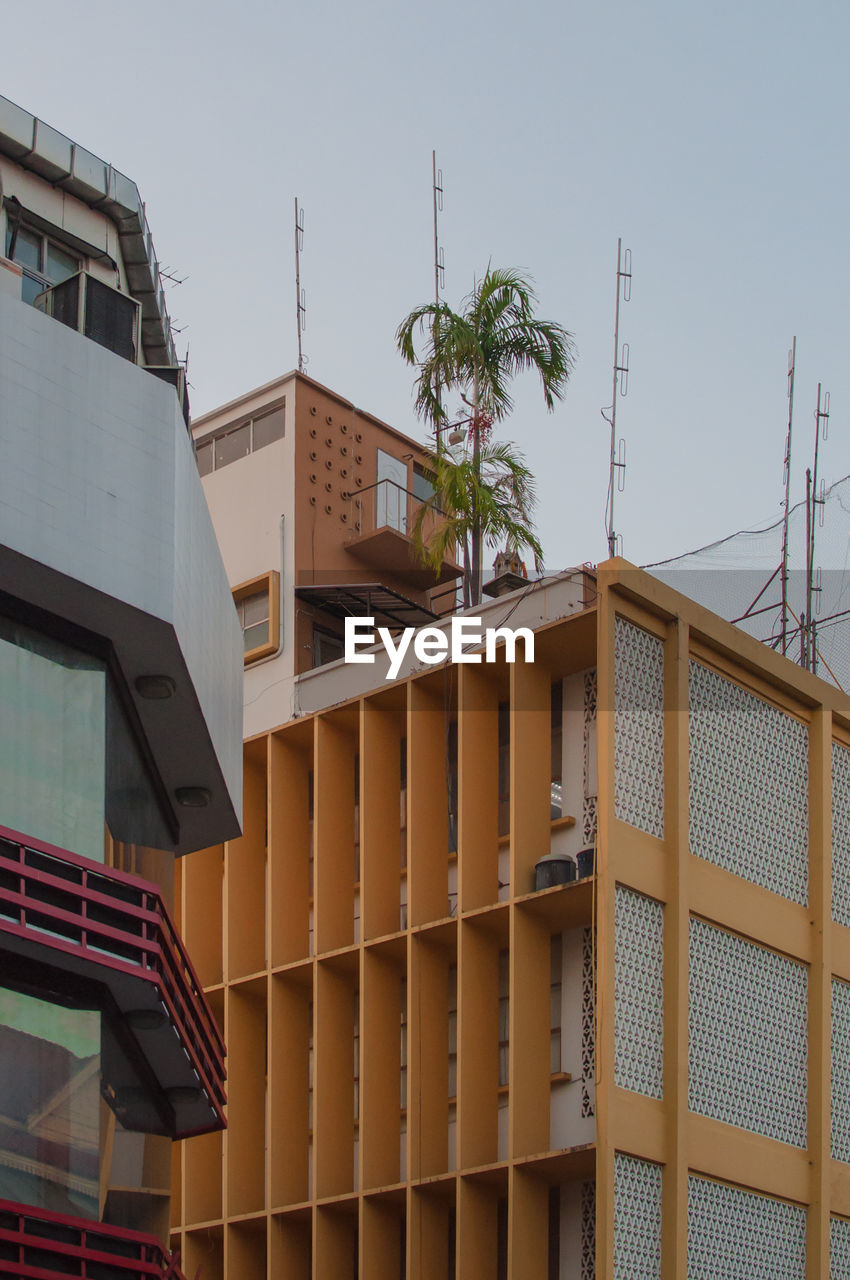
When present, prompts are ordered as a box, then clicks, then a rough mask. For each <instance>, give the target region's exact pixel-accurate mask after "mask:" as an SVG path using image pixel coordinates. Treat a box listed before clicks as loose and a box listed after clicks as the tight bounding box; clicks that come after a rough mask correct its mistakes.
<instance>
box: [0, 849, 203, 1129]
mask: <svg viewBox="0 0 850 1280" xmlns="http://www.w3.org/2000/svg"><path fill="white" fill-rule="evenodd" d="M0 950H4V951H7V952H14V953H17V954H18V955H22V956H24V957H28V956H29V957H33V958H38V959H42V960H47V961H48V962H50V963H53V964H54V965H55V966H56V967H61V968H62V969H65V970H69V971H71V972H77V973H79V974H80V975H81V976H85V977H88V978H93V979H95V980H97V981H99V982H100V983H101V984H103V985H105V986H107V987H109V989H110V990H111V992H112V995H113V997H114V999H115V1002H116V1004H117V1005H118V1008H119V1010H121V1012H122V1013H127V1014H132V1016H131V1017H130V1018H129V1019H128V1021H129V1024H130V1026H131V1028H132V1029H133V1034H134V1036H135V1037H136V1040H137V1041H138V1043H139V1047H140V1049H141V1052H142V1054H143V1055H144V1056H145V1058H146V1060H147V1061H148V1062H149V1065H150V1066H151V1067H152V1068H153V1071H154V1074H155V1075H156V1076H157V1078H158V1080H160V1082H161V1084H162V1087H163V1091H164V1092H165V1095H166V1097H167V1098H168V1101H169V1103H170V1105H171V1106H172V1109H173V1111H174V1114H175V1117H176V1121H177V1129H176V1131H175V1133H174V1134H173V1135H172V1136H175V1137H185V1136H188V1134H189V1133H199V1132H207V1131H210V1130H213V1129H220V1128H223V1127H224V1117H223V1108H224V1103H225V1093H224V1079H225V1070H224V1055H225V1047H224V1041H223V1039H222V1037H221V1034H220V1033H219V1030H218V1027H217V1026H216V1023H215V1020H214V1018H213V1015H212V1012H211V1010H210V1007H209V1005H208V1004H207V1000H206V997H205V995H204V992H203V989H202V987H201V984H200V982H199V981H198V978H197V976H196V975H195V972H194V970H193V968H192V964H191V962H190V960H189V957H188V955H187V953H186V948H185V947H184V945H183V942H182V940H181V938H180V936H179V934H178V933H177V931H176V929H175V928H174V925H173V924H172V922H171V919H170V917H169V914H168V911H167V909H166V906H165V903H164V902H163V900H162V897H161V896H160V892H159V889H158V888H157V886H156V885H155V884H151V883H149V882H148V881H145V880H141V879H139V878H138V877H137V876H133V875H129V874H128V873H126V872H123V871H118V870H116V869H114V868H112V867H105V866H100V865H95V864H93V863H92V862H90V861H89V860H88V859H86V858H82V857H79V856H78V855H76V854H73V853H69V852H68V851H67V850H64V849H57V848H55V847H54V846H52V845H47V844H43V843H41V842H40V841H37V840H32V839H30V838H29V837H27V836H24V835H21V834H20V833H19V832H15V831H10V830H8V829H7V828H5V827H0ZM158 1015H159V1016H158ZM162 1023H166V1024H167V1025H168V1026H169V1027H170V1029H171V1032H172V1034H171V1036H170V1037H165V1038H163V1036H162V1035H161V1034H160V1031H161V1025H160V1024H162ZM148 1036H150V1037H151V1039H150V1042H149V1043H150V1044H151V1045H155V1048H154V1049H152V1050H150V1051H147V1047H146V1038H147V1037H148Z"/></svg>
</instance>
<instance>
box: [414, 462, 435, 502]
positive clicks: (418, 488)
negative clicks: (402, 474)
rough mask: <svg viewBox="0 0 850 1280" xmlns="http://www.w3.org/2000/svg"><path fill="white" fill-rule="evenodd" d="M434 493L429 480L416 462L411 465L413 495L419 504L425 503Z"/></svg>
mask: <svg viewBox="0 0 850 1280" xmlns="http://www.w3.org/2000/svg"><path fill="white" fill-rule="evenodd" d="M433 492H434V486H433V484H432V483H431V478H430V476H429V475H428V473H427V471H426V470H425V468H424V467H423V466H421V465H420V463H418V462H414V464H413V493H414V496H415V497H417V498H419V499H420V501H421V502H427V501H428V499H429V498H430V497H431V496H432V494H433Z"/></svg>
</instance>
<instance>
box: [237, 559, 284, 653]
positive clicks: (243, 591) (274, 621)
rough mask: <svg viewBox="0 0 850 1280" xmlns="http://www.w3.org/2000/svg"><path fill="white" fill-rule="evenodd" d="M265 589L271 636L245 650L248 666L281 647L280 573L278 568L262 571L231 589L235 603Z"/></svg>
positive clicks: (239, 602)
mask: <svg viewBox="0 0 850 1280" xmlns="http://www.w3.org/2000/svg"><path fill="white" fill-rule="evenodd" d="M264 591H265V592H268V597H269V638H268V640H266V641H264V643H263V644H258V645H255V646H254V648H253V649H246V650H245V653H244V656H243V665H244V666H246V667H248V666H250V665H251V664H252V663H254V662H259V661H260V660H261V659H262V658H270V657H272V656H273V655H274V654H276V653H277V652H278V650H279V649H280V574H279V573H278V571H277V570H276V569H270V570H269V571H268V573H260V574H258V575H257V577H256V578H249V579H248V580H247V581H246V582H240V583H239V585H238V586H236V587H233V588H232V591H231V594H232V596H233V603H234V605H238V604H241V603H242V601H243V600H247V599H248V598H249V597H250V596H256V595H260V593H261V592H264ZM243 633H244V628H243Z"/></svg>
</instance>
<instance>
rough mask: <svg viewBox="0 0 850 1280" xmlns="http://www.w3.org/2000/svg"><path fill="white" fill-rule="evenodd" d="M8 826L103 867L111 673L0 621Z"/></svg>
mask: <svg viewBox="0 0 850 1280" xmlns="http://www.w3.org/2000/svg"><path fill="white" fill-rule="evenodd" d="M0 706H2V708H3V716H2V721H0V813H2V815H3V825H4V826H7V827H12V828H13V829H14V830H15V831H21V832H23V833H24V834H25V835H29V836H33V837H35V838H36V839H38V840H45V841H47V842H48V843H50V844H56V845H59V846H60V847H61V848H63V849H69V850H70V851H71V852H72V853H79V854H82V855H83V856H84V857H87V858H94V859H95V860H96V861H98V862H102V861H103V827H104V821H105V806H104V799H105V798H104V777H105V771H106V758H105V751H106V668H105V665H104V663H103V662H101V661H100V660H99V659H97V658H92V657H90V656H89V655H88V654H84V653H80V652H79V651H78V650H76V649H72V648H70V646H68V645H64V644H61V643H59V642H58V641H56V640H53V639H51V638H50V637H49V636H45V635H42V634H40V633H39V632H36V631H33V630H31V628H29V627H25V626H23V625H20V624H18V623H16V622H13V621H11V620H9V619H3V618H0Z"/></svg>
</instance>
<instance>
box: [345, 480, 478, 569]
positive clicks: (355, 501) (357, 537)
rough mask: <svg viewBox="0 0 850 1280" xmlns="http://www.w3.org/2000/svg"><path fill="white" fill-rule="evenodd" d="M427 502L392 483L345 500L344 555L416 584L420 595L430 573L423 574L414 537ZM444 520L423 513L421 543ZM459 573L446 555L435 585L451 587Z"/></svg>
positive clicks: (383, 482)
mask: <svg viewBox="0 0 850 1280" xmlns="http://www.w3.org/2000/svg"><path fill="white" fill-rule="evenodd" d="M425 507H426V502H425V500H424V499H423V498H418V497H417V496H416V494H415V493H411V491H410V490H409V489H405V488H403V487H402V486H401V485H400V484H396V483H395V481H394V480H378V481H377V483H376V484H370V485H367V486H366V487H365V488H363V489H358V490H357V491H356V492H355V493H351V494H349V511H348V527H349V530H350V533H349V537H348V541H347V543H346V546H347V549H348V551H349V552H350V553H351V554H352V555H353V556H356V557H357V558H358V559H360V560H365V561H367V562H368V563H370V564H372V565H375V566H377V567H378V568H380V569H382V570H385V571H386V572H388V573H391V574H395V575H398V576H401V577H402V578H405V579H407V580H408V581H415V582H416V584H417V586H419V587H420V589H427V588H428V587H431V586H433V585H434V580H435V579H434V571H433V570H432V569H427V570H426V569H425V568H424V567H423V564H422V561H421V559H420V557H419V555H418V553H417V551H416V548H415V546H414V541H413V533H414V529H415V528H416V525H417V521H418V520H419V517H420V514H421V512H422V511H423V510H424V509H425ZM443 519H444V517H443V513H442V512H441V511H440V510H439V509H437V508H431V509H430V510H427V511H426V512H425V515H424V517H423V518H422V526H421V533H422V538H423V540H424V541H425V542H427V541H428V538H429V537H430V535H431V534H432V533H433V532H434V529H435V528H437V526H438V524H440V523H441V522H442V520H443ZM459 574H460V569H459V568H458V566H457V565H456V564H455V563H454V562H453V560H452V559H451V557H450V555H447V556H445V557H444V559H443V563H442V566H441V568H440V572H439V574H438V575H437V579H436V580H437V582H440V583H443V582H450V581H453V580H454V579H455V578H457V577H458V576H459Z"/></svg>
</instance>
